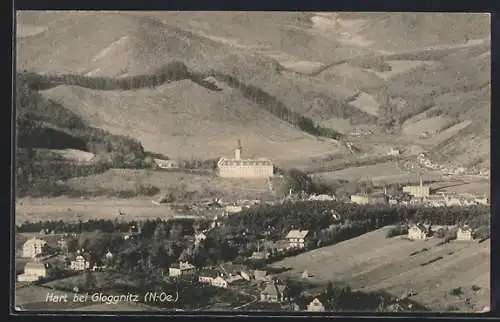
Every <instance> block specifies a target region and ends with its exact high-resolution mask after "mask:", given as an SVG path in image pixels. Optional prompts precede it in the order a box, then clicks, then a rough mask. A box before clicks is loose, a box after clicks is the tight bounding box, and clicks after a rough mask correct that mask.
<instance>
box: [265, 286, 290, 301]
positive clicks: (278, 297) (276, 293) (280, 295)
mask: <svg viewBox="0 0 500 322" xmlns="http://www.w3.org/2000/svg"><path fill="white" fill-rule="evenodd" d="M284 291H285V285H281V284H276V283H268V284H267V285H266V287H265V288H264V290H262V292H260V301H261V302H267V303H281V302H283V301H285V295H284Z"/></svg>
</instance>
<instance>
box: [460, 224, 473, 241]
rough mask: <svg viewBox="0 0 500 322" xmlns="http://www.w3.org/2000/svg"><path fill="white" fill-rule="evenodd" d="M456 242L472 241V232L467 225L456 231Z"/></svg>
mask: <svg viewBox="0 0 500 322" xmlns="http://www.w3.org/2000/svg"><path fill="white" fill-rule="evenodd" d="M457 240H467V241H471V240H474V231H473V230H472V228H471V227H470V226H468V225H464V226H462V227H459V228H458V230H457Z"/></svg>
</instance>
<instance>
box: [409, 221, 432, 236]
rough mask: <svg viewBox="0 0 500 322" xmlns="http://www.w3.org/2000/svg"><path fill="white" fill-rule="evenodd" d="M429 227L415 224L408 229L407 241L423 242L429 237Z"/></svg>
mask: <svg viewBox="0 0 500 322" xmlns="http://www.w3.org/2000/svg"><path fill="white" fill-rule="evenodd" d="M430 233H431V227H430V226H428V225H423V224H417V225H412V226H410V227H409V228H408V239H411V240H425V239H427V238H429V237H430Z"/></svg>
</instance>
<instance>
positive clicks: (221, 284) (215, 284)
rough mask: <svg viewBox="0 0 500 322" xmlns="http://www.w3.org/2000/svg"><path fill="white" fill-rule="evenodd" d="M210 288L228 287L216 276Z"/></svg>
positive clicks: (225, 282) (223, 280)
mask: <svg viewBox="0 0 500 322" xmlns="http://www.w3.org/2000/svg"><path fill="white" fill-rule="evenodd" d="M212 286H214V287H220V288H228V287H229V283H228V282H227V281H226V280H225V279H224V278H222V277H221V276H217V277H216V278H214V279H213V280H212Z"/></svg>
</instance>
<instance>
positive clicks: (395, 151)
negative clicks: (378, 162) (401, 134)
mask: <svg viewBox="0 0 500 322" xmlns="http://www.w3.org/2000/svg"><path fill="white" fill-rule="evenodd" d="M389 155H390V156H393V157H398V156H400V155H401V150H399V149H398V148H391V151H390V152H389Z"/></svg>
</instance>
